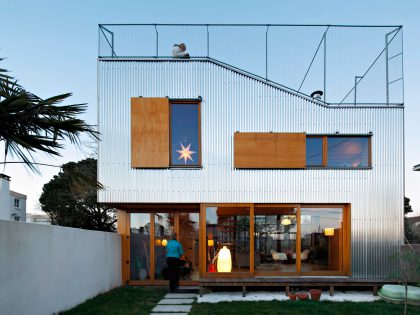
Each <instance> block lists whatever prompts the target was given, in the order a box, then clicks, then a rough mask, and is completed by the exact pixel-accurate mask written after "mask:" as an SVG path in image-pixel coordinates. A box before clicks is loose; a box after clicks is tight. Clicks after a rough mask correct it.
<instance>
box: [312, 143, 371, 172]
mask: <svg viewBox="0 0 420 315" xmlns="http://www.w3.org/2000/svg"><path fill="white" fill-rule="evenodd" d="M370 151H371V150H370V137H369V136H307V138H306V166H308V167H327V168H350V169H357V168H367V167H370V166H371V157H370V154H371V152H370Z"/></svg>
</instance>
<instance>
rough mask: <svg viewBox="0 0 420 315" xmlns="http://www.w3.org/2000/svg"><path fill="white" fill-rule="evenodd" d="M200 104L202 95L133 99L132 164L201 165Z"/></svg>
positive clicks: (158, 166)
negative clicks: (178, 97) (190, 97)
mask: <svg viewBox="0 0 420 315" xmlns="http://www.w3.org/2000/svg"><path fill="white" fill-rule="evenodd" d="M200 104H201V98H197V99H183V100H181V99H169V98H168V97H133V98H131V167H133V168H169V167H198V166H200V165H201V141H200Z"/></svg>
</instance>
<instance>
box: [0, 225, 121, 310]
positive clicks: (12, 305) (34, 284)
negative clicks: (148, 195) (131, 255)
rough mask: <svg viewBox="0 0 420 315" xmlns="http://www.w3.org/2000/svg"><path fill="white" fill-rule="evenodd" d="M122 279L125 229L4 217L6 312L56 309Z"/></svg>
mask: <svg viewBox="0 0 420 315" xmlns="http://www.w3.org/2000/svg"><path fill="white" fill-rule="evenodd" d="M121 281H122V280H121V238H120V235H118V234H116V233H108V232H98V231H88V230H81V229H74V228H66V227H61V226H51V225H43V224H33V223H24V222H13V221H3V220H0V313H1V314H11V315H15V314H19V315H25V314H31V315H37V314H40V315H41V314H42V315H45V314H52V313H55V312H59V311H62V310H66V309H69V308H71V307H73V306H75V305H77V304H79V303H81V302H83V301H85V300H86V299H89V298H91V297H94V296H96V295H97V294H99V293H102V292H106V291H108V290H110V289H112V288H115V287H118V286H121V284H122V283H121Z"/></svg>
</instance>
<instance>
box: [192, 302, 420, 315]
mask: <svg viewBox="0 0 420 315" xmlns="http://www.w3.org/2000/svg"><path fill="white" fill-rule="evenodd" d="M403 310H404V305H394V304H388V303H385V302H382V301H378V302H357V303H356V302H314V301H310V300H309V301H295V302H291V301H282V302H279V301H272V302H265V301H264V302H222V303H215V304H213V303H195V304H194V305H193V308H192V310H191V313H190V314H192V315H198V314H199V315H206V314H211V315H217V314H223V315H227V314H229V315H230V314H233V315H235V314H240V315H246V314H253V315H254V314H258V315H259V314H276V315H277V314H287V315H292V314H293V315H294V314H304V315H329V314H334V315H337V314H339V315H347V314H352V315H353V314H354V315H356V314H366V315H368V314H375V315H376V314H379V315H381V314H383V315H392V314H403ZM408 314H412V315H414V314H420V307H414V306H409V307H408Z"/></svg>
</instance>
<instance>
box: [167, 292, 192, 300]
mask: <svg viewBox="0 0 420 315" xmlns="http://www.w3.org/2000/svg"><path fill="white" fill-rule="evenodd" d="M196 297H197V294H193V293H168V294H166V295H165V298H166V299H194V298H196Z"/></svg>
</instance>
